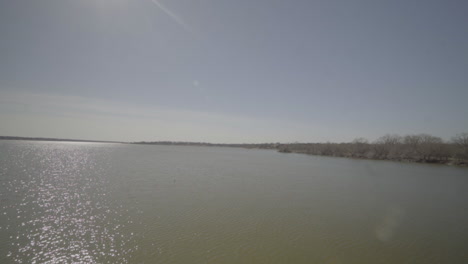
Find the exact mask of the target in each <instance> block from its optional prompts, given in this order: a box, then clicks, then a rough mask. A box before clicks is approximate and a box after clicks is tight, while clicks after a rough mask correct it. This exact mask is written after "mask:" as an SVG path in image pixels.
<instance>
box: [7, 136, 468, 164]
mask: <svg viewBox="0 0 468 264" xmlns="http://www.w3.org/2000/svg"><path fill="white" fill-rule="evenodd" d="M0 140H32V141H61V142H92V143H122V144H140V145H174V146H207V147H237V148H248V149H253V148H255V149H271V150H277V151H278V152H281V153H299V154H308V155H318V156H330V157H344V158H358V159H371V160H390V161H398V162H416V163H431V164H445V165H456V166H468V133H462V134H458V135H456V136H454V137H452V139H451V140H450V141H444V140H442V138H440V137H436V136H432V135H429V134H414V135H406V136H400V135H397V134H387V135H384V136H382V137H380V138H378V139H377V140H375V141H373V142H369V141H368V140H367V139H365V138H356V139H355V140H353V141H352V142H346V143H331V142H327V143H259V144H252V143H247V144H221V143H220V144H217V143H205V142H179V141H150V142H148V141H140V142H119V141H99V140H80V139H58V138H37V137H11V136H0Z"/></svg>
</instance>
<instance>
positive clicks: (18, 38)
mask: <svg viewBox="0 0 468 264" xmlns="http://www.w3.org/2000/svg"><path fill="white" fill-rule="evenodd" d="M467 14H468V1H465V0H460V1H451V0H440V1H431V0H421V1H412V0H401V1H400V0H392V1H390V0H389V1H375V0H368V1H352V0H342V1H336V0H321V1H312V0H304V1H300V0H298V1H284V0H281V1H279V0H245V1H244V0H239V1H233V0H79V1H78V0H40V1H39V0H15V1H12V0H0V124H1V125H0V135H11V136H42V137H60V138H83V139H102V140H124V141H134V140H182V141H208V142H276V141H281V142H293V141H303V142H304V141H307V142H322V141H348V140H352V139H354V138H356V137H361V136H362V137H366V138H368V139H370V140H373V139H375V138H377V137H379V136H381V135H383V134H386V133H399V134H410V133H422V132H425V133H430V134H433V135H436V136H440V137H443V138H445V139H449V138H450V137H451V136H454V135H455V134H457V133H461V132H468V15H467Z"/></svg>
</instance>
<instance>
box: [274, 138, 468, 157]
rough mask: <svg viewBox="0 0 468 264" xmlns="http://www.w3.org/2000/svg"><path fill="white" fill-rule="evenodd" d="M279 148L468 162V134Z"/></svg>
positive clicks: (283, 147)
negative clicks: (446, 137) (449, 138)
mask: <svg viewBox="0 0 468 264" xmlns="http://www.w3.org/2000/svg"><path fill="white" fill-rule="evenodd" d="M277 148H278V151H280V152H284V153H289V152H295V153H304V154H311V155H323V156H333V157H350V158H365V159H381V160H396V161H410V162H423V163H444V164H457V165H468V133H462V134H458V135H456V136H454V137H453V138H452V139H451V140H450V141H444V140H442V138H440V137H436V136H432V135H429V134H415V135H406V136H400V135H397V134H387V135H384V136H382V137H380V138H378V139H377V140H375V141H373V142H369V141H368V140H367V139H365V138H357V139H355V140H353V141H352V142H349V143H292V144H280V145H278V146H277Z"/></svg>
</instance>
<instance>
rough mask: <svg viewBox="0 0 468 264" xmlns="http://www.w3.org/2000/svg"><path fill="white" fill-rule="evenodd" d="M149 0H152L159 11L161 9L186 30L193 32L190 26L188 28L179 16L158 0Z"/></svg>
mask: <svg viewBox="0 0 468 264" xmlns="http://www.w3.org/2000/svg"><path fill="white" fill-rule="evenodd" d="M151 2H153V3H154V4H155V5H156V6H157V7H158V8H159V9H160V10H161V11H163V12H164V13H165V14H166V15H168V16H169V17H170V18H172V19H173V20H174V21H175V22H176V23H177V24H179V25H180V26H181V27H183V28H184V29H185V30H186V31H188V32H190V33H192V34H193V33H194V31H193V30H192V28H190V27H189V26H188V25H187V23H185V21H184V20H183V19H182V18H181V17H179V16H178V15H176V14H175V13H174V12H172V11H171V10H170V9H169V8H167V7H166V6H164V5H163V4H162V3H161V2H160V1H159V0H151Z"/></svg>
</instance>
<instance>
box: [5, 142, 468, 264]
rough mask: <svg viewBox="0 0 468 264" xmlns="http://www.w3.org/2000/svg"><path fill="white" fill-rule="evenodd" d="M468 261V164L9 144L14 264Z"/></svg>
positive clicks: (8, 232) (9, 238)
mask: <svg viewBox="0 0 468 264" xmlns="http://www.w3.org/2000/svg"><path fill="white" fill-rule="evenodd" d="M467 261H468V169H467V168H457V167H449V166H438V165H425V164H409V163H396V162H390V161H372V160H353V159H346V158H332V157H320V156H308V155H301V154H282V153H278V152H275V151H272V150H256V149H253V150H252V149H251V150H249V149H241V148H224V147H194V146H153V145H130V144H99V143H66V142H33V141H0V263H73V262H80V263H325V264H342V263H346V264H347V263H356V264H358V263H359V264H363V263H369V264H371V263H372V264H375V263H400V264H401V263H422V264H430V263H467Z"/></svg>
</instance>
